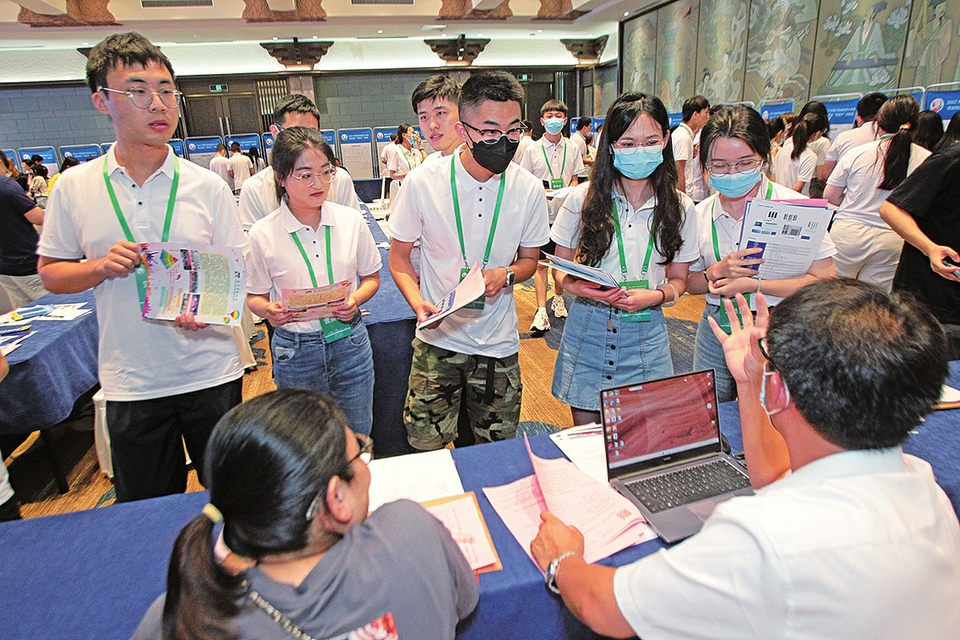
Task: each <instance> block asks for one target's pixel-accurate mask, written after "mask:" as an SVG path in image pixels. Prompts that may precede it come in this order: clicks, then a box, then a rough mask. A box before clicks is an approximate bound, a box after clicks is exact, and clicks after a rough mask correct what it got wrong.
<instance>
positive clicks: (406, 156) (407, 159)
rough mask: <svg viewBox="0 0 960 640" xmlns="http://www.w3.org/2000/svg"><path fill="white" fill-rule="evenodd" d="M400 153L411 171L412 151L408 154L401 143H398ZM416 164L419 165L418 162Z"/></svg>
mask: <svg viewBox="0 0 960 640" xmlns="http://www.w3.org/2000/svg"><path fill="white" fill-rule="evenodd" d="M400 155H402V156H403V161H404V162H406V163H407V168H408V169H410V170H411V171H413V167H414V165H413V164H412V162H413V153H409V154H408V153H407V150H406V149H404V148H403V145H400ZM417 164H418V165H419V163H417Z"/></svg>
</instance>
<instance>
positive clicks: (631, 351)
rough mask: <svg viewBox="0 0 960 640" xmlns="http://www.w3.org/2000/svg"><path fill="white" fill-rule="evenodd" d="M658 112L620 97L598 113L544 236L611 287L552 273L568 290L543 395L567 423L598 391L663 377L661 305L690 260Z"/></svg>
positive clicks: (692, 247)
mask: <svg viewBox="0 0 960 640" xmlns="http://www.w3.org/2000/svg"><path fill="white" fill-rule="evenodd" d="M669 139H670V128H669V120H668V117H667V110H666V108H664V106H663V103H662V102H661V101H660V99H659V98H657V97H656V96H651V95H646V94H642V93H626V94H624V95H622V96H620V97H619V98H617V100H616V101H615V102H614V103H613V105H611V107H610V110H609V111H608V112H607V116H606V120H605V123H604V127H603V133H601V135H600V142H599V145H598V147H597V160H596V162H595V163H594V165H593V175H592V178H591V180H590V182H589V183H587V184H584V185H581V186H579V187H577V188H576V189H575V190H574V191H573V192H572V193H571V194H570V195H569V196H568V197H567V200H566V202H565V203H564V206H563V208H562V209H561V210H560V213H559V214H558V215H557V219H556V221H555V222H554V225H553V228H552V229H551V232H550V237H551V239H553V240H554V241H555V242H556V243H557V255H559V256H560V257H562V258H567V259H570V260H574V259H575V260H577V261H578V262H581V263H583V264H586V265H590V266H593V267H599V268H601V269H603V270H604V271H606V272H607V273H608V274H609V275H611V276H613V277H614V278H615V279H616V280H617V281H618V282H620V283H621V284H620V287H618V288H610V287H601V286H599V285H596V284H594V283H591V282H588V281H586V280H581V279H578V278H574V277H572V276H570V275H565V274H560V275H559V276H558V277H559V278H560V281H561V285H562V287H563V289H564V290H565V291H569V292H571V293H573V294H574V295H575V296H577V299H576V301H575V302H574V303H573V305H572V307H571V308H570V312H569V313H570V315H569V317H568V318H567V320H566V325H565V326H564V329H563V338H562V340H561V342H560V351H559V353H558V355H557V363H556V366H555V368H554V375H553V395H554V396H556V397H557V399H559V400H561V401H562V402H565V403H567V404H568V405H570V408H571V411H572V412H573V421H574V423H575V424H585V423H588V422H592V421H598V420H599V419H600V393H599V392H600V389H601V388H602V387H611V386H615V385H618V384H626V383H630V382H640V381H643V380H647V379H650V378H657V377H661V376H667V375H670V374H672V373H673V363H672V361H671V358H670V342H669V338H668V336H667V325H666V321H665V320H664V317H663V311H662V310H661V307H662V306H670V305H672V304H674V303H675V302H676V301H677V299H678V298H679V297H680V296H681V295H683V292H684V289H685V282H686V277H687V268H688V267H689V265H690V263H691V262H693V261H694V260H695V259H696V258H697V236H696V220H695V213H694V208H693V201H692V200H690V198H689V197H687V196H686V195H685V194H683V193H680V192H679V191H677V189H676V184H677V166H676V163H675V162H674V160H673V148H672V146H671V145H670V141H669Z"/></svg>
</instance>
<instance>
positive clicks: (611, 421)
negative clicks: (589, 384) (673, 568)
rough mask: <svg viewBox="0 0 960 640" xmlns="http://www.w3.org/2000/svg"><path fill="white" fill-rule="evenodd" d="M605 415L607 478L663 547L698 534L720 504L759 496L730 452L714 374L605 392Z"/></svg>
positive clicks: (602, 399) (700, 373)
mask: <svg viewBox="0 0 960 640" xmlns="http://www.w3.org/2000/svg"><path fill="white" fill-rule="evenodd" d="M600 410H601V417H602V422H603V437H604V449H605V451H606V457H607V478H608V479H609V480H610V484H611V485H612V486H613V487H614V488H615V489H616V490H617V491H619V492H620V493H621V494H622V495H623V496H624V497H626V498H627V499H628V500H630V502H632V503H633V504H635V505H636V506H637V508H639V509H640V512H641V513H643V515H644V517H645V518H646V519H647V521H648V522H649V524H650V526H651V527H652V528H653V530H654V531H656V532H657V535H659V536H660V537H661V538H662V539H663V541H664V542H668V543H673V542H677V541H680V540H683V539H684V538H688V537H690V536H692V535H693V534H695V533H696V532H697V531H699V530H700V527H701V526H702V525H703V522H704V521H705V520H706V519H707V518H708V517H709V516H710V514H711V513H713V510H714V508H715V507H716V506H717V505H718V504H720V503H721V502H723V501H724V500H729V499H730V498H732V497H733V496H744V495H751V494H752V493H753V489H752V488H751V487H750V479H749V477H748V476H747V472H746V470H745V469H744V468H743V467H742V466H741V465H740V464H739V463H738V462H737V461H736V460H734V459H733V458H732V457H730V456H729V455H727V454H726V453H724V452H723V447H722V445H721V440H720V421H719V416H718V414H717V391H716V385H715V383H714V372H713V370H712V369H710V370H708V371H697V372H694V373H684V374H681V375H675V376H670V377H668V378H661V379H658V380H649V381H647V382H640V383H636V384H627V385H621V386H618V387H611V388H608V389H602V390H601V391H600Z"/></svg>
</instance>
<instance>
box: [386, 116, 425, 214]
mask: <svg viewBox="0 0 960 640" xmlns="http://www.w3.org/2000/svg"><path fill="white" fill-rule="evenodd" d="M385 155H386V157H387V176H388V177H389V178H390V179H391V180H392V182H391V183H390V200H391V201H393V198H394V197H396V195H397V190H398V189H400V185H402V184H403V179H404V178H406V177H407V174H408V173H410V172H411V171H413V170H414V169H416V168H417V167H419V166H420V163H421V162H423V159H424V158H426V157H427V152H426V151H424V150H423V141H422V140H420V136H418V135H417V131H416V129H414V128H413V126H412V125H409V124H402V125H400V126H399V127H397V139H396V148H395V149H393V153H390V154H385Z"/></svg>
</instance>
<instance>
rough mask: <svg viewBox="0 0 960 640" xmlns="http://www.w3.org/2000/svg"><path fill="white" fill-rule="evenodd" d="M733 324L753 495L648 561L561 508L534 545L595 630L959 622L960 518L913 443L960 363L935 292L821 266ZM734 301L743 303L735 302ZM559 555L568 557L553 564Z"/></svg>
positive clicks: (916, 628)
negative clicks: (617, 551) (571, 519)
mask: <svg viewBox="0 0 960 640" xmlns="http://www.w3.org/2000/svg"><path fill="white" fill-rule="evenodd" d="M757 301H758V304H757V307H758V311H757V318H756V321H755V322H754V320H753V317H752V315H751V314H750V310H749V308H748V307H747V306H746V302H745V300H744V299H743V296H741V295H740V294H737V304H738V305H739V308H740V310H741V313H742V315H743V326H742V327H741V326H739V325H740V323H739V322H734V323H733V324H734V327H733V331H732V333H731V334H730V335H726V334H725V333H723V332H722V331H721V330H720V329H719V327H718V326H717V325H716V323H715V322H713V320H711V324H712V325H713V329H714V332H715V333H716V334H717V337H718V338H719V339H720V340H721V341H722V342H723V343H724V345H723V346H724V352H725V354H726V358H727V364H728V366H729V367H730V371H731V372H732V373H733V375H734V378H735V379H736V381H737V388H738V391H739V395H740V418H741V422H742V424H743V441H744V448H745V453H746V461H747V466H748V468H749V470H750V480H751V483H752V484H753V486H754V488H755V489H757V492H756V494H755V495H753V496H746V497H739V498H733V499H731V500H729V501H727V502H724V503H723V504H721V505H720V506H718V507H717V509H716V510H715V511H714V513H713V515H712V516H711V517H710V518H709V519H708V520H707V521H706V523H705V524H704V526H703V529H702V530H701V531H700V533H698V534H697V535H695V536H693V537H691V538H689V539H688V540H686V541H684V542H683V543H681V544H679V545H677V546H674V547H672V548H670V549H664V550H661V551H659V552H657V553H655V554H653V555H651V556H648V557H646V558H643V559H642V560H639V561H638V562H635V563H634V564H631V565H628V566H624V567H620V568H619V569H612V568H609V567H602V566H599V565H588V564H587V563H585V562H584V561H583V558H582V557H578V556H579V554H580V553H582V552H583V536H582V535H581V534H580V532H579V531H577V530H576V529H573V528H571V527H567V526H566V525H564V524H563V523H562V522H560V521H559V520H558V519H557V518H556V517H555V516H553V515H552V514H550V513H549V512H544V513H543V514H542V515H541V517H542V518H543V523H542V524H541V526H540V532H539V534H538V536H537V538H536V539H535V540H534V541H533V543H532V544H531V551H532V553H533V555H534V557H535V558H536V561H537V563H538V564H539V565H540V566H541V567H542V568H544V569H548V568H549V569H550V570H549V571H548V575H552V576H553V577H554V578H555V582H556V585H557V586H558V587H559V590H560V593H561V595H562V596H563V600H564V602H565V603H566V604H567V606H568V607H569V608H570V609H571V611H573V613H574V614H575V615H576V616H577V617H579V618H580V619H581V620H583V621H584V622H586V624H587V625H589V626H590V627H591V628H592V629H594V630H595V631H597V632H599V633H601V634H603V635H609V636H615V637H618V638H620V637H629V636H633V635H635V634H636V635H639V636H640V637H642V638H644V640H654V639H656V638H678V637H683V638H694V637H696V638H736V639H737V640H742V639H744V638H762V639H764V640H769V639H772V638H788V637H789V638H810V639H812V638H870V639H871V640H876V639H883V638H890V639H894V638H907V637H909V638H960V607H958V606H957V604H956V594H957V593H960V526H958V524H957V516H956V513H955V512H954V510H953V507H952V505H951V503H950V501H949V499H948V498H947V496H946V495H945V494H944V493H943V490H942V489H941V488H940V487H939V486H938V485H937V483H936V481H935V479H934V477H933V473H932V471H931V468H930V465H929V464H928V463H926V462H925V461H923V460H920V459H918V458H914V457H912V456H909V455H905V454H904V453H903V451H902V449H901V448H900V445H901V444H902V443H903V442H904V441H905V440H906V439H907V437H908V435H909V434H910V432H911V431H912V430H913V429H914V428H915V427H916V426H917V425H918V424H920V422H921V421H922V419H923V416H924V415H926V414H927V413H929V412H930V411H931V410H932V409H933V406H934V404H935V403H936V402H937V399H938V398H939V395H940V389H941V386H942V385H943V381H944V379H945V378H946V375H947V372H948V369H947V362H946V357H945V350H946V344H945V337H944V333H943V329H942V328H941V327H940V325H939V324H938V323H937V321H936V320H935V319H934V317H933V316H932V315H931V314H930V313H929V312H928V311H926V310H925V309H924V308H923V307H922V306H920V305H917V304H916V303H915V302H913V301H912V300H910V299H901V298H900V297H899V296H898V295H896V294H894V295H893V296H889V295H887V294H885V293H884V292H883V291H881V290H880V289H878V288H876V287H874V286H873V285H869V284H866V283H863V282H859V281H856V280H850V279H826V280H819V281H817V282H815V283H813V284H811V285H809V286H807V287H804V288H803V289H800V290H799V291H797V292H796V293H794V294H793V295H791V296H789V297H787V298H786V299H784V300H783V301H782V302H781V303H780V304H779V305H778V306H777V307H776V309H775V310H774V311H773V312H772V313H768V311H767V307H766V303H765V302H764V301H763V296H762V294H758V296H757ZM726 304H727V306H728V308H727V312H728V313H729V315H730V317H731V318H735V317H736V314H735V313H734V309H733V304H732V302H731V301H729V300H728V301H727V302H726ZM551 565H552V566H551Z"/></svg>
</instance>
